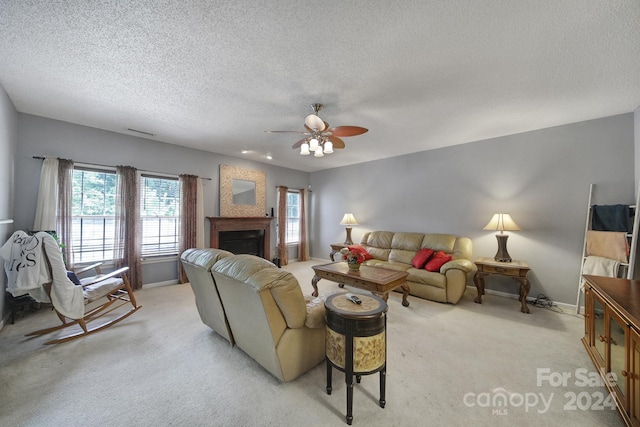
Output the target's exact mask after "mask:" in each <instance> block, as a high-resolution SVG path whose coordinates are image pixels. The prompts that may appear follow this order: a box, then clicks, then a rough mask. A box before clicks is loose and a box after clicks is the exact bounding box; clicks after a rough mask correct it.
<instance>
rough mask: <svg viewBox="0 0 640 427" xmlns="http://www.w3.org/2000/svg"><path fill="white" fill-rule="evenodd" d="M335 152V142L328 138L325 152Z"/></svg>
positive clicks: (325, 143)
mask: <svg viewBox="0 0 640 427" xmlns="http://www.w3.org/2000/svg"><path fill="white" fill-rule="evenodd" d="M331 153H333V143H332V142H331V141H329V140H326V141H325V142H324V154H331Z"/></svg>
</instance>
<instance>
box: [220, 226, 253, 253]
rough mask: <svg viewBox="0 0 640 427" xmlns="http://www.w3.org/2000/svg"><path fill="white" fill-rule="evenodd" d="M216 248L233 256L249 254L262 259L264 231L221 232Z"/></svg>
mask: <svg viewBox="0 0 640 427" xmlns="http://www.w3.org/2000/svg"><path fill="white" fill-rule="evenodd" d="M218 247H219V248H220V249H224V250H225V251H229V252H233V253H234V254H249V255H255V256H259V257H261V258H264V230H239V231H221V232H220V233H218Z"/></svg>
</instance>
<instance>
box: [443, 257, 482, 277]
mask: <svg viewBox="0 0 640 427" xmlns="http://www.w3.org/2000/svg"><path fill="white" fill-rule="evenodd" d="M474 267H475V264H474V263H472V262H471V261H469V260H468V259H462V258H459V259H454V260H451V261H449V262H448V263H446V264H445V265H443V266H442V267H440V273H442V274H445V273H446V272H447V271H448V270H452V269H455V270H462V271H464V272H465V273H470V272H472V271H473V268H474Z"/></svg>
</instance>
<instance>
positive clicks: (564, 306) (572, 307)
mask: <svg viewBox="0 0 640 427" xmlns="http://www.w3.org/2000/svg"><path fill="white" fill-rule="evenodd" d="M467 288H471V289H473V290H474V291H476V290H477V288H476V287H475V286H469V285H467ZM484 293H485V294H489V295H498V296H501V297H505V298H511V299H515V300H519V299H520V295H518V294H512V293H509V292H502V291H494V290H493V289H485V290H484ZM535 300H536V298H534V297H532V296H528V297H527V301H535ZM553 305H555V306H558V307H559V308H561V309H562V311H565V312H569V311H570V312H571V314H575V312H576V306H575V304H566V303H563V302H557V301H553ZM581 308H582V307H581ZM581 312H582V311H581Z"/></svg>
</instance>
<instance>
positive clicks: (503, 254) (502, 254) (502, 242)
mask: <svg viewBox="0 0 640 427" xmlns="http://www.w3.org/2000/svg"><path fill="white" fill-rule="evenodd" d="M483 230H496V231H500V233H498V234H496V239H498V252H496V256H495V257H494V259H495V260H496V261H498V262H511V261H512V260H511V256H509V252H507V238H508V237H509V235H508V234H504V232H505V230H506V231H519V230H520V227H518V224H516V223H515V221H514V220H512V219H511V215H509V214H503V213H497V214H493V217H492V218H491V221H489V224H487V225H486V226H485V227H484V228H483Z"/></svg>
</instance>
